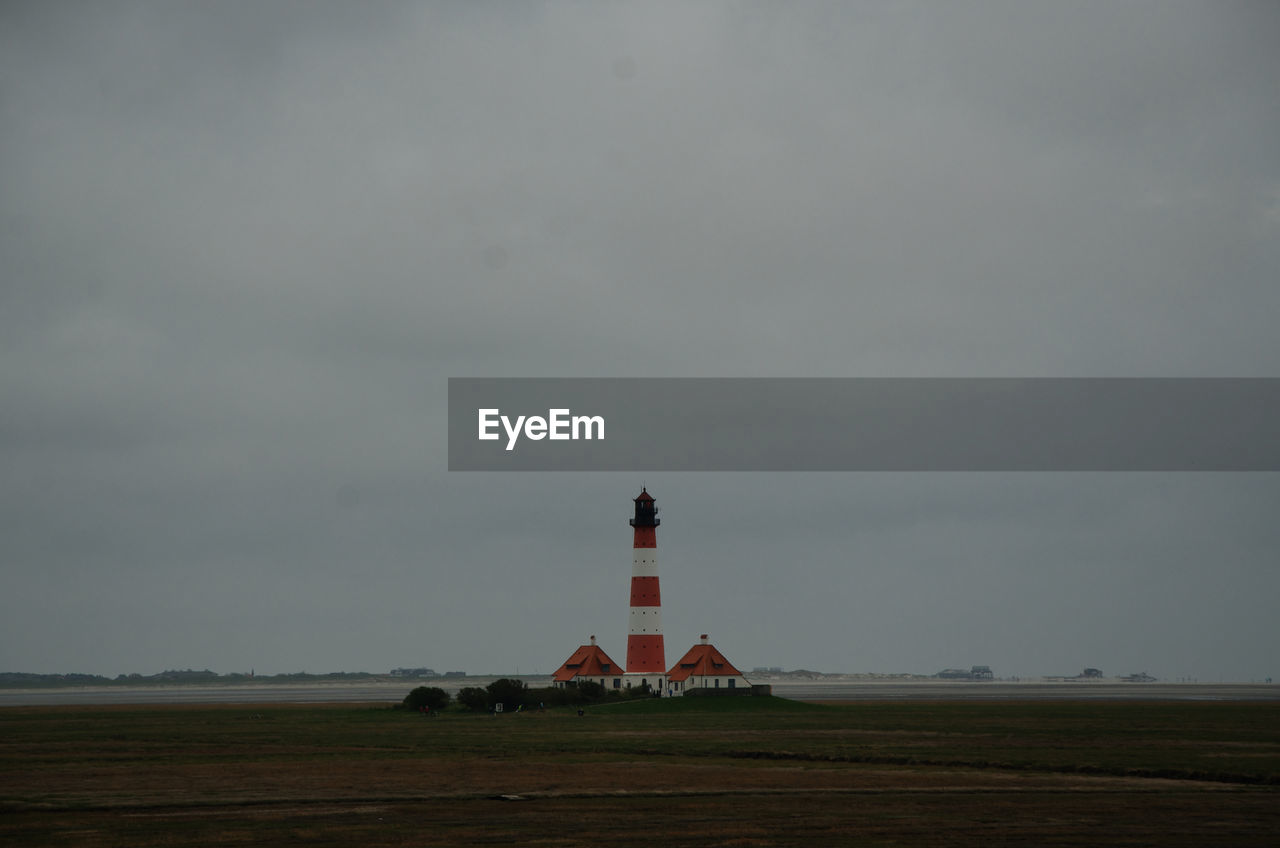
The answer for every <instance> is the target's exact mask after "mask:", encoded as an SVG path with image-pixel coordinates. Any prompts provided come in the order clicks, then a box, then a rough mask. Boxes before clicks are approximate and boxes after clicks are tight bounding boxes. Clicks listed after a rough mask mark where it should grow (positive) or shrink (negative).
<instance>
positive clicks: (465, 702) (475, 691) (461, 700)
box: [455, 686, 489, 713]
mask: <svg viewBox="0 0 1280 848" xmlns="http://www.w3.org/2000/svg"><path fill="white" fill-rule="evenodd" d="M455 700H457V702H458V705H459V706H461V707H462V708H463V709H468V710H471V711H472V712H477V713H482V712H485V711H487V710H488V709H489V693H488V692H486V691H485V690H483V689H481V688H480V687H479V686H464V687H463V688H461V689H459V690H458V694H457V695H456V696H455Z"/></svg>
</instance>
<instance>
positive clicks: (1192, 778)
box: [0, 697, 1280, 846]
mask: <svg viewBox="0 0 1280 848" xmlns="http://www.w3.org/2000/svg"><path fill="white" fill-rule="evenodd" d="M509 794H518V795H521V796H522V797H527V798H534V799H538V800H537V803H536V804H532V805H529V804H526V805H521V804H514V805H512V804H502V803H499V804H498V806H497V807H493V806H484V805H492V804H494V803H495V802H493V801H491V800H490V799H492V798H494V797H496V796H498V795H509ZM476 805H481V806H480V807H477V806H476ZM855 809H856V810H858V811H859V812H858V813H857V815H853V814H852V813H851V812H850V811H851V810H855ZM374 810H379V811H382V813H378V814H375V813H374V812H372V811H374ZM661 810H666V811H667V813H666V815H667V816H668V817H669V819H670V821H671V822H672V823H673V827H675V826H676V825H677V824H678V828H677V829H678V830H679V834H673V833H668V834H666V836H665V838H664V839H662V840H659V841H663V842H664V844H686V843H684V842H681V841H680V840H681V839H684V838H685V837H686V836H687V837H688V839H689V843H688V844H696V840H695V839H694V838H693V835H696V834H700V835H701V838H702V840H703V842H707V841H709V842H711V843H713V844H714V843H716V842H728V841H733V840H736V842H737V844H798V843H796V842H793V841H787V838H784V836H783V835H784V834H789V833H793V831H794V828H795V827H796V826H797V825H796V823H795V821H794V819H795V814H796V813H797V811H801V810H802V811H803V812H804V825H805V828H807V830H806V831H805V833H806V834H807V835H806V836H805V837H804V840H805V841H807V842H809V843H811V844H831V845H843V844H852V843H850V841H849V840H850V839H853V838H855V837H856V839H854V841H855V842H856V841H858V840H871V841H875V840H879V839H881V838H883V839H884V840H886V841H893V840H898V841H900V842H906V843H909V844H921V843H926V844H927V843H929V842H930V841H933V842H934V843H935V844H961V845H964V844H973V845H977V844H990V843H991V842H992V841H997V842H998V841H1000V839H999V838H994V839H993V835H995V836H999V837H1001V838H1003V839H1004V840H1006V841H1022V840H1025V841H1029V842H1035V843H1037V844H1104V843H1106V842H1107V841H1108V840H1111V839H1112V838H1113V837H1114V840H1113V842H1112V844H1187V845H1193V844H1194V845H1199V844H1215V840H1216V844H1269V843H1270V842H1271V837H1272V836H1273V835H1274V833H1276V832H1280V704H1275V703H1267V702H1151V703H1144V702H1127V701H1126V702H1079V701H1072V702H1042V701H1034V702H955V703H942V702H906V703H887V702H880V701H877V702H870V703H859V704H842V705H819V704H807V703H800V702H795V701H788V700H785V699H780V698H750V697H742V698H687V699H669V700H656V699H655V700H641V701H632V702H622V703H616V704H608V705H602V706H593V707H589V708H587V709H586V710H585V714H584V715H583V716H581V717H580V716H578V715H577V710H576V708H560V709H549V710H547V711H546V712H545V713H538V712H526V713H522V714H518V715H514V714H504V715H500V716H497V717H494V716H491V715H475V714H464V713H445V714H444V715H441V716H439V717H432V718H424V717H423V716H421V715H418V714H416V713H412V712H407V711H403V710H395V709H389V708H387V707H386V706H373V705H307V706H296V705H273V706H264V705H230V706H211V707H210V706H163V707H157V706H118V707H103V708H83V707H78V708H70V707H15V708H7V709H0V843H3V842H9V843H11V844H23V845H26V844H35V845H41V844H49V845H53V844H67V843H68V842H71V843H75V844H80V845H95V844H101V845H109V844H130V845H140V846H142V845H152V844H191V845H199V844H220V843H231V842H239V841H258V842H264V843H288V842H292V841H297V842H300V843H301V842H306V843H308V844H370V845H372V844H441V845H449V844H463V843H476V844H483V843H486V842H500V841H503V840H505V841H506V842H512V841H515V842H521V841H528V839H529V838H531V837H532V836H535V835H540V833H541V831H540V829H541V828H547V827H552V828H553V827H554V825H555V823H556V822H557V821H561V820H562V819H563V817H565V816H575V815H578V816H588V817H591V821H590V822H589V823H582V822H578V823H576V824H575V827H576V828H577V829H576V830H574V831H573V833H572V835H571V836H564V837H563V838H561V839H560V841H555V840H552V841H550V842H548V843H547V844H564V845H588V844H599V843H600V842H602V841H604V842H609V843H611V844H635V843H636V842H647V841H649V840H646V839H642V838H640V836H639V835H638V834H641V833H647V832H648V831H647V830H646V828H647V825H646V817H647V816H653V815H658V814H660V811H661ZM383 813H385V815H384V814H383ZM671 817H673V818H671ZM1099 826H1101V827H1103V830H1098V827H1099ZM629 828H637V829H638V830H637V831H635V832H633V831H632V830H630V829H629ZM794 832H798V831H794ZM427 833H430V834H432V836H431V837H430V838H428V837H426V836H425V835H424V834H427ZM92 834H97V836H93V835H92ZM331 834H332V840H331V841H326V840H329V839H330V836H329V835H331ZM437 837H438V838H437ZM633 837H634V838H633ZM730 837H732V839H730ZM788 838H789V837H788ZM432 839H434V840H436V841H431V840H432Z"/></svg>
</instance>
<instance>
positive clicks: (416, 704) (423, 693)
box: [401, 686, 449, 711]
mask: <svg viewBox="0 0 1280 848" xmlns="http://www.w3.org/2000/svg"><path fill="white" fill-rule="evenodd" d="M401 706H403V707H404V708H405V709H406V710H415V711H416V710H421V709H422V708H423V707H426V708H427V709H429V710H443V709H444V708H445V707H447V706H449V693H448V692H446V691H444V690H443V689H437V688H436V687H434V686H419V687H418V688H417V689H414V690H413V691H412V692H410V693H409V694H408V695H405V696H404V701H402V702H401Z"/></svg>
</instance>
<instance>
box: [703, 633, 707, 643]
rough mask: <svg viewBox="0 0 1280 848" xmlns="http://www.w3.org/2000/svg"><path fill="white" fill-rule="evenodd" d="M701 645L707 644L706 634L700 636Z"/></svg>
mask: <svg viewBox="0 0 1280 848" xmlns="http://www.w3.org/2000/svg"><path fill="white" fill-rule="evenodd" d="M702 644H704V645H705V644H707V634H705V633H703V634H702Z"/></svg>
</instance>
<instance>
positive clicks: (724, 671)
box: [667, 633, 751, 695]
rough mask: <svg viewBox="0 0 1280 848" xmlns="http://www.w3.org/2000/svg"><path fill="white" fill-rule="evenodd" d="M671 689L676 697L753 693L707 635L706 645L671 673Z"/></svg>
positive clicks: (697, 647)
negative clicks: (711, 692)
mask: <svg viewBox="0 0 1280 848" xmlns="http://www.w3.org/2000/svg"><path fill="white" fill-rule="evenodd" d="M667 688H668V691H669V692H670V693H671V694H673V695H683V694H684V693H685V692H687V691H688V690H690V689H741V688H746V689H750V688H751V684H750V683H748V682H747V679H746V678H745V677H743V676H742V672H740V671H738V670H737V669H736V668H734V667H733V663H731V662H729V660H728V659H726V658H725V655H724V654H722V653H720V651H718V650H717V649H716V646H715V645H712V644H711V643H710V642H709V641H707V634H705V633H703V634H702V641H701V642H699V643H698V644H697V645H694V646H693V647H692V648H690V649H689V651H688V653H686V654H685V655H684V656H683V657H681V658H680V660H679V661H678V662H677V663H676V664H675V665H673V666H672V667H671V670H670V671H668V672H667Z"/></svg>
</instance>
